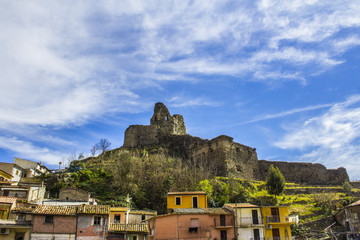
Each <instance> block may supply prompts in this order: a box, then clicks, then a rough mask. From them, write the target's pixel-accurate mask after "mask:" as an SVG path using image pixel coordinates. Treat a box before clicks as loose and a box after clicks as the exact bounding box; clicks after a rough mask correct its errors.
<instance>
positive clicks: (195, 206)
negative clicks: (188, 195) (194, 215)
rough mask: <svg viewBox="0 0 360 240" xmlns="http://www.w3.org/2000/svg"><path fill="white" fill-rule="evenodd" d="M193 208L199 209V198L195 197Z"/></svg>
mask: <svg viewBox="0 0 360 240" xmlns="http://www.w3.org/2000/svg"><path fill="white" fill-rule="evenodd" d="M192 200H193V208H198V197H193V199H192Z"/></svg>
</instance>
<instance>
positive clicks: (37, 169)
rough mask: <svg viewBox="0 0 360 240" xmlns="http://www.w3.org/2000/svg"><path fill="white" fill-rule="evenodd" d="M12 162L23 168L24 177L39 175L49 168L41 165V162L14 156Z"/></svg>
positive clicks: (46, 171) (45, 172) (47, 171)
mask: <svg viewBox="0 0 360 240" xmlns="http://www.w3.org/2000/svg"><path fill="white" fill-rule="evenodd" d="M14 164H16V165H18V166H20V167H22V168H23V169H24V174H23V177H24V178H29V177H36V176H40V175H41V174H47V173H49V172H50V170H49V169H48V168H47V167H46V166H44V165H42V164H41V162H40V163H38V162H34V161H30V160H26V159H21V158H17V157H15V158H14Z"/></svg>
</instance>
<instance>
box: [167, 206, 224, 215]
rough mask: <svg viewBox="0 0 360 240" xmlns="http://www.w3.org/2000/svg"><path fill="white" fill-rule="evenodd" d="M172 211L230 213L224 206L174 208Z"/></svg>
mask: <svg viewBox="0 0 360 240" xmlns="http://www.w3.org/2000/svg"><path fill="white" fill-rule="evenodd" d="M172 211H173V213H175V214H211V215H220V214H231V212H230V211H229V210H227V209H224V208H174V209H173V210H172Z"/></svg>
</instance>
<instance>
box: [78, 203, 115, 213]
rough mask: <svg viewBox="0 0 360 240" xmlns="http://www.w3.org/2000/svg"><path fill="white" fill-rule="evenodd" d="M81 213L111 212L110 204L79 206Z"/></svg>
mask: <svg viewBox="0 0 360 240" xmlns="http://www.w3.org/2000/svg"><path fill="white" fill-rule="evenodd" d="M78 213H79V214H106V215H108V214H110V206H107V205H87V204H83V205H80V206H78Z"/></svg>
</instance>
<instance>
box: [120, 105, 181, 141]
mask: <svg viewBox="0 0 360 240" xmlns="http://www.w3.org/2000/svg"><path fill="white" fill-rule="evenodd" d="M185 134H186V127H185V122H184V118H183V116H181V115H180V114H174V115H173V116H171V115H170V112H169V110H168V109H167V107H166V106H165V105H164V104H163V103H156V104H155V107H154V114H153V116H152V117H151V119H150V125H131V126H130V127H128V129H126V131H125V139H124V147H141V146H146V145H153V144H157V143H158V139H159V137H160V136H162V135H185Z"/></svg>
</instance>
